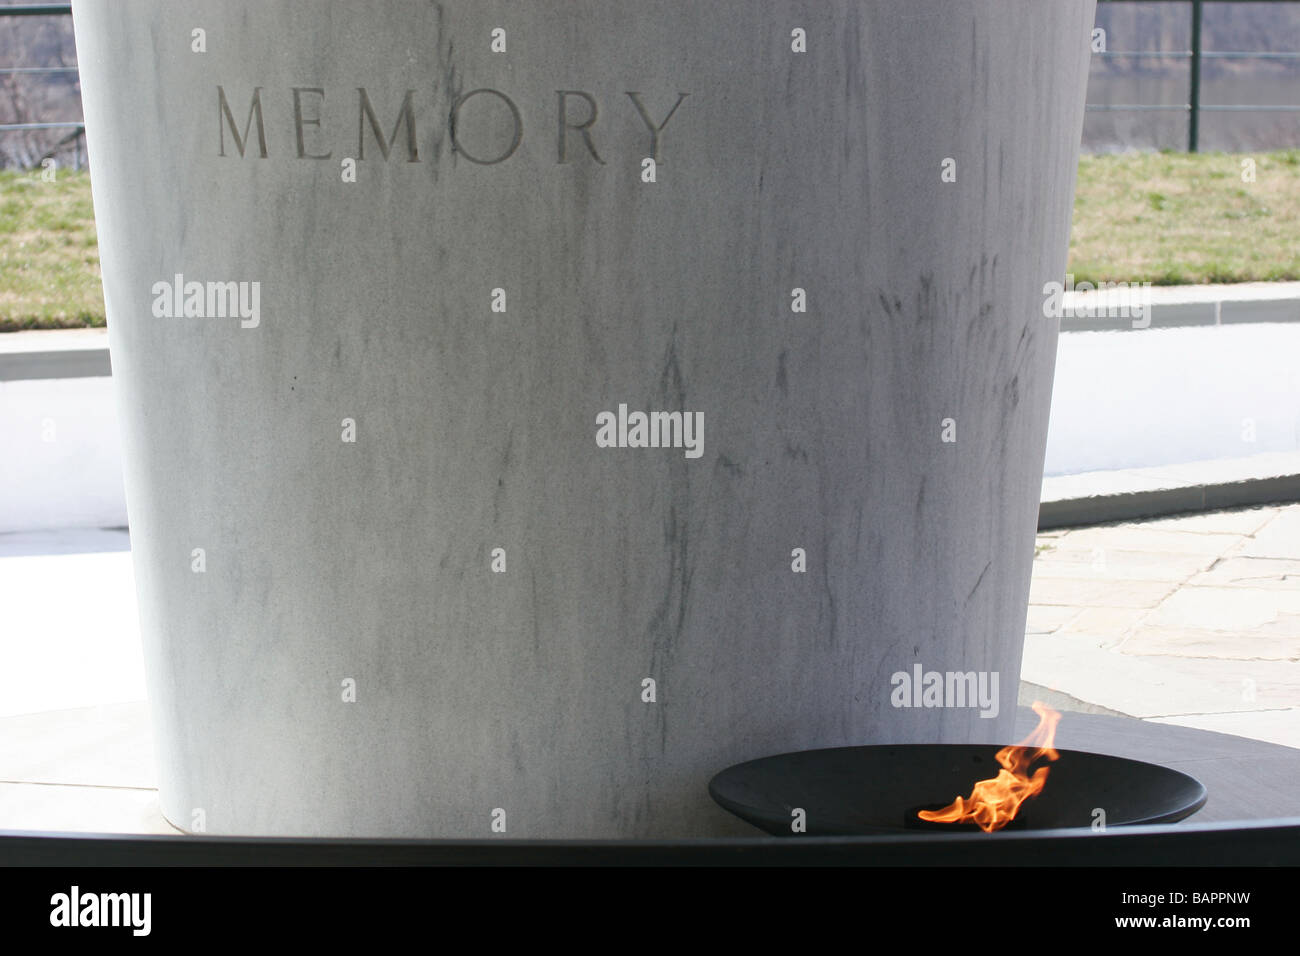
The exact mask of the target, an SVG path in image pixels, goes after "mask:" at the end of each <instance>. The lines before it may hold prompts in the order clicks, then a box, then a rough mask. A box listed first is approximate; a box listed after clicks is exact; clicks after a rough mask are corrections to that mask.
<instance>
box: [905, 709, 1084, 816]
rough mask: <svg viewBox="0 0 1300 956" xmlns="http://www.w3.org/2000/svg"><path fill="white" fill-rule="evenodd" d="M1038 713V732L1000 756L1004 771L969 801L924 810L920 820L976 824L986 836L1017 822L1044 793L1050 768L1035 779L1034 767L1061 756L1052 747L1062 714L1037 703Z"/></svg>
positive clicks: (977, 788)
mask: <svg viewBox="0 0 1300 956" xmlns="http://www.w3.org/2000/svg"><path fill="white" fill-rule="evenodd" d="M1034 713H1036V714H1037V715H1038V726H1037V727H1035V728H1034V732H1033V733H1031V734H1030V735H1029V736H1028V737H1026V738H1025V739H1024V740H1022V741H1021V742H1020V743H1018V744H1014V745H1012V746H1010V747H1003V748H1002V749H1001V750H999V751H998V752H997V761H998V763H999V764H1001V765H1002V769H1001V770H999V771H998V775H997V776H996V777H994V778H993V779H991V780H981V781H980V782H979V783H977V784H975V789H974V790H972V791H971V795H970V797H969V798H967V799H965V800H963V799H962V798H961V797H958V798H957V799H956V801H955V802H953V803H952V804H951V805H950V806H947V807H944V808H943V809H942V810H920V811H918V812H917V816H918V817H920V818H921V819H922V820H929V821H931V822H933V823H975V824H978V825H979V828H980V829H981V830H983V831H984V832H985V833H991V832H992V831H994V830H1000V829H1002V828H1003V827H1004V826H1006V825H1007V824H1008V823H1010V822H1011V821H1012V820H1014V819H1015V818H1016V813H1017V812H1018V811H1019V810H1020V805H1021V804H1022V803H1024V802H1025V801H1026V800H1028V799H1029V798H1030V797H1033V796H1037V795H1038V794H1039V793H1041V792H1042V789H1043V787H1044V786H1045V785H1046V783H1047V771H1048V769H1049V768H1047V767H1039V768H1038V769H1037V770H1036V771H1034V775H1033V776H1032V777H1031V776H1029V774H1028V771H1029V766H1030V764H1032V763H1033V762H1034V761H1035V760H1037V759H1038V758H1040V757H1046V758H1047V759H1048V760H1055V759H1056V758H1057V757H1059V756H1060V754H1059V753H1057V752H1056V750H1055V749H1054V748H1053V747H1052V744H1053V743H1054V742H1055V740H1056V725H1057V724H1058V723H1060V722H1061V714H1060V712H1059V711H1055V710H1052V709H1051V708H1050V707H1048V706H1047V705H1046V704H1044V703H1043V702H1042V701H1038V700H1036V701H1034Z"/></svg>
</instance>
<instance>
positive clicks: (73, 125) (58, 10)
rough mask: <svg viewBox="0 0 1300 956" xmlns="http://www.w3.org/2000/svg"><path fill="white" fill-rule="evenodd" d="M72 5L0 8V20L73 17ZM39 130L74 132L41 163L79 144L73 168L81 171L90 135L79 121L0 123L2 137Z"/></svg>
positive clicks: (42, 69) (43, 69) (67, 69)
mask: <svg viewBox="0 0 1300 956" xmlns="http://www.w3.org/2000/svg"><path fill="white" fill-rule="evenodd" d="M71 15H72V4H70V3H20V4H13V5H11V6H0V17H49V16H71ZM76 72H77V68H76V67H75V66H17V67H8V68H5V69H0V76H21V75H31V74H36V75H40V74H58V73H72V74H75V73H76ZM39 129H68V130H72V132H71V133H70V134H69V135H67V136H65V137H64V138H63V139H61V140H59V142H58V143H56V144H55V145H54V146H53V148H52V149H51V150H49V151H48V152H46V154H45V155H44V156H42V157H41V160H42V161H43V160H45V159H48V158H49V157H50V156H53V155H54V154H55V153H57V152H58V151H59V150H61V149H63V148H64V147H65V146H67V145H68V143H69V142H75V147H74V148H75V152H74V154H73V156H74V160H73V166H74V168H76V169H80V168H81V155H82V151H83V137H84V136H85V135H86V127H85V126H84V125H83V124H82V123H81V122H80V121H77V120H74V121H69V122H51V123H0V133H16V132H26V131H29V130H39Z"/></svg>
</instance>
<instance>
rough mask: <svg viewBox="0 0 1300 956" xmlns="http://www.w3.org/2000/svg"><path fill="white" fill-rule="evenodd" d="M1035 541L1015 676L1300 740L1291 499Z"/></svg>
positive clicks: (1119, 704)
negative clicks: (1021, 654)
mask: <svg viewBox="0 0 1300 956" xmlns="http://www.w3.org/2000/svg"><path fill="white" fill-rule="evenodd" d="M1038 548H1039V553H1038V555H1037V557H1036V558H1035V562H1034V577H1033V582H1032V586H1031V590H1030V608H1029V615H1028V626H1027V627H1026V635H1027V636H1026V643H1025V657H1024V668H1023V672H1022V679H1023V680H1024V681H1026V682H1029V683H1030V684H1034V685H1041V686H1042V687H1046V688H1050V689H1051V690H1052V691H1053V692H1055V693H1059V694H1062V695H1064V696H1065V698H1066V699H1073V700H1078V701H1080V702H1082V706H1086V707H1092V708H1105V709H1108V710H1110V711H1112V712H1118V713H1121V714H1126V715H1129V716H1134V717H1141V718H1145V719H1150V720H1160V721H1162V722H1166V723H1178V724H1182V725H1185V726H1188V727H1196V728H1200V729H1203V730H1215V731H1221V732H1223V733H1228V734H1237V735H1239V736H1244V737H1251V738H1254V739H1257V740H1263V741H1268V742H1271V743H1279V744H1283V745H1285V746H1290V747H1297V748H1300V717H1297V714H1300V504H1290V505H1268V506H1263V507H1259V506H1256V507H1248V508H1241V509H1235V510H1231V511H1222V512H1211V513H1203V514H1194V515H1187V516H1179V517H1164V518H1158V519H1150V520H1144V521H1134V522H1127V523H1116V524H1111V525H1100V526H1093V527H1087V528H1075V529H1061V530H1057V531H1055V532H1052V533H1050V534H1040V535H1039V538H1038ZM1107 586H1110V587H1111V588H1112V590H1111V594H1113V595H1114V596H1113V597H1112V598H1111V599H1110V600H1106V599H1105V593H1106V592H1105V588H1106V587H1107ZM1157 588H1164V589H1165V592H1164V593H1163V594H1160V595H1158V596H1155V589H1157ZM1153 596H1154V600H1153ZM1296 784H1297V787H1300V781H1296Z"/></svg>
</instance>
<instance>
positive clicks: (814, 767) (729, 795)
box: [709, 744, 1206, 837]
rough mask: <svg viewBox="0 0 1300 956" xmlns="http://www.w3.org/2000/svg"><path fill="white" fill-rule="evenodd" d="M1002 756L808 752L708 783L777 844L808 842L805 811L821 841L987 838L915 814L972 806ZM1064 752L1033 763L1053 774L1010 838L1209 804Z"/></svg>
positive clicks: (959, 747)
mask: <svg viewBox="0 0 1300 956" xmlns="http://www.w3.org/2000/svg"><path fill="white" fill-rule="evenodd" d="M999 749H1000V748H998V747H994V746H989V745H983V744H898V745H882V746H874V747H837V748H834V749H829V750H805V751H800V752H798V753H788V754H780V755H778V756H774V757H763V758H762V759H759V760H751V761H749V762H747V763H742V764H737V765H736V766H734V767H728V768H727V769H726V770H724V771H722V772H721V773H719V774H718V775H717V776H715V777H714V778H713V779H712V780H711V781H709V793H710V795H711V796H712V797H713V799H714V800H716V801H717V802H718V803H719V804H720V805H721V806H723V807H724V808H725V809H727V810H730V811H731V812H732V813H734V814H736V815H737V816H738V817H740V818H741V819H743V820H745V821H747V822H749V823H752V824H753V825H754V826H756V827H758V828H760V829H762V830H765V831H766V832H768V833H771V834H773V835H776V836H791V835H799V834H798V833H797V832H796V831H795V830H793V829H792V822H793V821H794V820H795V813H794V811H795V810H796V809H802V810H803V811H804V820H805V825H806V831H805V832H806V834H807V835H812V836H854V835H868V834H889V833H900V834H901V833H920V832H924V831H931V832H949V833H956V832H962V831H965V830H973V831H976V832H978V831H979V828H978V827H977V826H975V825H973V824H942V823H927V822H925V821H923V820H920V819H919V818H917V816H916V812H917V811H918V810H923V809H939V808H941V807H945V806H947V805H948V804H950V803H951V802H952V801H953V800H954V799H955V798H956V797H958V796H961V797H963V798H965V797H968V796H970V793H971V789H972V787H973V786H974V785H975V783H976V781H979V780H984V779H986V778H989V777H995V776H997V773H998V770H999V767H998V764H997V762H996V761H995V760H994V754H996V753H997V752H998V750H999ZM1057 752H1058V753H1059V754H1060V758H1059V759H1058V760H1056V761H1055V762H1051V763H1048V762H1047V761H1045V760H1040V761H1038V762H1037V763H1035V764H1034V768H1035V769H1036V768H1037V767H1039V766H1047V767H1049V768H1050V772H1049V774H1048V777H1047V785H1046V786H1045V787H1044V788H1043V792H1042V793H1040V794H1038V796H1036V797H1031V798H1030V799H1028V800H1026V801H1025V803H1024V804H1022V805H1021V807H1020V812H1019V813H1018V814H1017V815H1016V819H1015V820H1013V821H1012V822H1011V823H1010V824H1008V826H1007V827H1005V828H1004V831H1001V832H1008V831H1009V832H1023V831H1025V830H1041V829H1055V828H1060V827H1081V828H1088V827H1092V826H1094V823H1095V822H1096V821H1103V822H1104V824H1105V826H1106V827H1107V828H1109V827H1116V826H1131V825H1133V824H1139V823H1173V822H1175V821H1177V820H1182V819H1184V818H1185V817H1189V816H1191V815H1192V814H1193V813H1195V812H1196V811H1197V810H1199V809H1201V807H1202V806H1204V805H1205V799H1206V790H1205V787H1203V786H1202V785H1201V784H1200V782H1199V781H1197V780H1194V779H1193V778H1191V777H1189V776H1187V774H1185V773H1179V772H1178V771H1176V770H1170V769H1168V768H1166V767H1159V766H1156V765H1155V764H1149V763H1143V762H1141V761H1138V760H1128V759H1126V758H1123V757H1110V756H1106V755H1104V754H1093V753H1084V752H1082V751H1078V750H1060V749H1059V748H1058V750H1057ZM1098 810H1100V811H1101V813H1102V814H1104V816H1102V815H1100V814H1098V813H1097V811H1098ZM989 836H990V837H995V836H996V833H993V834H989Z"/></svg>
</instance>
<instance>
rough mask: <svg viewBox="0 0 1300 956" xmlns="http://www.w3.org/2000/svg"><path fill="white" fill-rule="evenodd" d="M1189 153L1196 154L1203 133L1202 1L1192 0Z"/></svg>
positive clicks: (1188, 124) (1188, 125)
mask: <svg viewBox="0 0 1300 956" xmlns="http://www.w3.org/2000/svg"><path fill="white" fill-rule="evenodd" d="M1190 108H1191V113H1190V116H1189V117H1188V123H1187V151H1188V152H1189V153H1194V152H1196V147H1197V143H1198V141H1199V139H1200V133H1201V0H1192V90H1191V104H1190Z"/></svg>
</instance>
